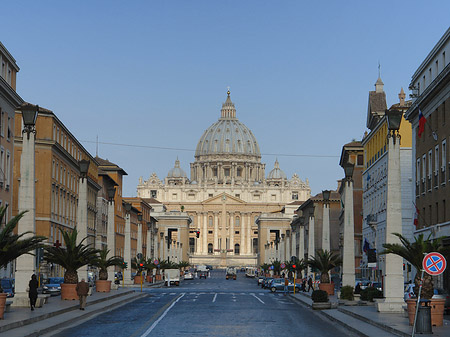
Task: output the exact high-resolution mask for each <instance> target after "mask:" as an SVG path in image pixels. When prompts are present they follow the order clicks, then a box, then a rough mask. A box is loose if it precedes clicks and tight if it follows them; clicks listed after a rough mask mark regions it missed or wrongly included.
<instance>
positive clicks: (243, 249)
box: [240, 213, 247, 255]
mask: <svg viewBox="0 0 450 337" xmlns="http://www.w3.org/2000/svg"><path fill="white" fill-rule="evenodd" d="M240 219H241V229H240V231H241V232H240V234H241V252H240V253H241V255H246V254H247V243H246V241H245V240H246V239H245V234H246V233H245V231H246V224H247V219H246V216H245V213H241V214H240Z"/></svg>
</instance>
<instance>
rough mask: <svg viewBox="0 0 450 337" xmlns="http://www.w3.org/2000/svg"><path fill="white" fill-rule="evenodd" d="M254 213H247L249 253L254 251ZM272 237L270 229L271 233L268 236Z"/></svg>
mask: <svg viewBox="0 0 450 337" xmlns="http://www.w3.org/2000/svg"><path fill="white" fill-rule="evenodd" d="M251 230H252V213H248V214H247V234H246V237H247V240H246V244H247V254H249V255H252V254H253V251H252V233H251ZM269 237H270V231H269V234H268V236H267V238H269Z"/></svg>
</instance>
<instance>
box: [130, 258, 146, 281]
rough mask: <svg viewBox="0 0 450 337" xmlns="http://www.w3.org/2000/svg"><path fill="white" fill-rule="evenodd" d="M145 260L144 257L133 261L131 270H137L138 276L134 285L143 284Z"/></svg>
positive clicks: (135, 277)
mask: <svg viewBox="0 0 450 337" xmlns="http://www.w3.org/2000/svg"><path fill="white" fill-rule="evenodd" d="M144 264H145V260H144V258H143V257H141V258H140V259H138V258H137V257H135V258H133V259H132V260H131V268H132V269H135V270H136V275H135V276H134V284H141V283H143V281H144V280H143V279H142V278H143V275H142V272H143V270H144Z"/></svg>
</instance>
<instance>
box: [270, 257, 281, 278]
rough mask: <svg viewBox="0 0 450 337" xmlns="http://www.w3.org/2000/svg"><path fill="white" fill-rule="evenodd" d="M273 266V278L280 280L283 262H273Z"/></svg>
mask: <svg viewBox="0 0 450 337" xmlns="http://www.w3.org/2000/svg"><path fill="white" fill-rule="evenodd" d="M272 266H273V277H274V278H280V272H281V261H278V260H275V261H273V262H272Z"/></svg>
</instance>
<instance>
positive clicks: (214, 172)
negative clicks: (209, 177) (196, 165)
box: [213, 167, 217, 177]
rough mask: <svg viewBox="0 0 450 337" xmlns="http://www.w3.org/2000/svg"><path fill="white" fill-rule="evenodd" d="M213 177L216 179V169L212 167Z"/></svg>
mask: <svg viewBox="0 0 450 337" xmlns="http://www.w3.org/2000/svg"><path fill="white" fill-rule="evenodd" d="M213 176H214V177H217V167H214V168H213Z"/></svg>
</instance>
